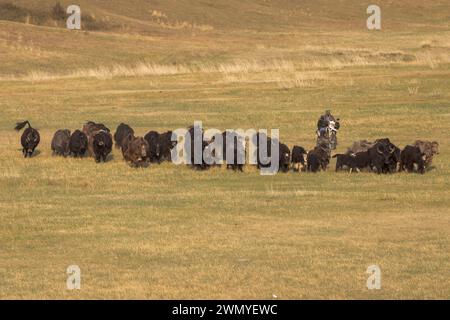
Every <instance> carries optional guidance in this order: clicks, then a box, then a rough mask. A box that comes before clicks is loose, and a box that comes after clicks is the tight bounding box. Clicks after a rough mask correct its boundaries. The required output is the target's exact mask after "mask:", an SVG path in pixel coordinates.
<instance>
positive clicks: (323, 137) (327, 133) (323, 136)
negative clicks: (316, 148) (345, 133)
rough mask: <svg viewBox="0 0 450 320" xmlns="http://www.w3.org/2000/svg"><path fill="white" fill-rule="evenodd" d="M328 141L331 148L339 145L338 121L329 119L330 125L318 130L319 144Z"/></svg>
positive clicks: (333, 148)
mask: <svg viewBox="0 0 450 320" xmlns="http://www.w3.org/2000/svg"><path fill="white" fill-rule="evenodd" d="M324 143H327V144H328V145H329V148H330V150H335V149H336V147H337V129H336V122H335V121H332V120H331V121H329V122H328V126H327V127H325V128H324V129H322V130H317V145H323V144H324Z"/></svg>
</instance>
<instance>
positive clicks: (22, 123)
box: [14, 120, 31, 131]
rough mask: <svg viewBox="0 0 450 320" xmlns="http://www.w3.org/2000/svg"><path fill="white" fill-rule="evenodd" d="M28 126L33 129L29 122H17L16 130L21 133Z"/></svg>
mask: <svg viewBox="0 0 450 320" xmlns="http://www.w3.org/2000/svg"><path fill="white" fill-rule="evenodd" d="M26 125H28V128H31V124H30V122H29V121H28V120H26V121H24V122H17V123H16V126H15V128H14V129H15V130H17V131H20V130H22V129H23V127H25V126H26Z"/></svg>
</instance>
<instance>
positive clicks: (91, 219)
mask: <svg viewBox="0 0 450 320" xmlns="http://www.w3.org/2000/svg"><path fill="white" fill-rule="evenodd" d="M13 2H14V4H15V5H17V6H21V7H24V8H28V9H29V10H38V9H40V8H41V7H42V6H45V5H48V8H51V6H52V5H53V4H54V1H41V2H40V3H41V6H40V7H37V5H36V3H37V2H35V1H29V0H21V1H13ZM62 3H63V4H65V2H64V1H62ZM79 3H80V5H81V7H82V10H83V12H89V13H90V14H92V15H94V16H95V18H96V19H106V18H105V17H109V18H108V19H112V20H110V21H113V22H114V24H115V26H117V25H119V26H120V27H117V28H116V27H114V28H111V29H107V30H102V31H88V32H87V31H85V30H83V31H78V32H77V31H75V32H74V31H68V30H65V29H63V28H57V27H53V26H50V25H39V26H36V25H32V24H25V23H21V22H14V21H0V110H1V111H0V114H1V117H0V145H2V146H3V148H2V150H1V151H0V185H1V186H2V187H1V189H0V216H1V221H2V223H1V224H0V242H1V243H2V244H3V245H2V247H3V248H4V250H0V297H1V298H74V299H77V298H195V299H197V298H262V299H271V298H272V296H273V295H274V294H275V295H277V296H278V297H279V298H280V299H295V298H297V299H298V298H338V299H343V298H357V299H361V298H367V299H374V298H388V299H391V298H445V299H448V298H449V297H450V287H449V285H448V279H449V278H450V271H449V269H448V265H449V263H450V258H449V256H448V251H449V249H450V236H449V234H450V232H449V231H450V230H449V226H450V215H449V213H450V210H449V205H450V203H449V200H448V199H449V198H450V197H449V196H450V192H449V190H450V185H449V181H450V179H449V178H450V165H449V160H450V153H449V151H448V144H449V138H448V119H449V115H450V112H449V110H450V102H449V101H450V89H449V88H450V68H449V67H450V57H449V55H448V49H449V48H450V28H449V17H450V16H449V14H448V12H449V10H448V4H447V3H446V1H434V2H432V3H430V4H424V3H422V2H419V1H408V2H407V1H396V2H391V1H380V2H379V3H380V6H381V7H382V9H383V12H382V16H383V30H382V31H380V32H369V31H367V30H366V29H365V19H366V14H365V8H366V7H367V5H368V4H365V3H361V2H360V1H353V0H351V1H341V2H340V3H339V5H335V4H334V3H332V2H330V1H302V2H301V4H299V3H300V2H298V4H293V1H231V2H230V1H228V2H226V3H220V4H219V3H217V2H216V1H196V2H193V1H172V0H169V1H167V0H165V1H151V2H148V1H106V0H105V1H84V0H80V1H79ZM84 8H86V9H84ZM147 13H148V15H147ZM113 17H114V18H113ZM158 18H159V20H158ZM184 22H186V23H184ZM327 108H331V109H332V110H333V113H334V114H336V115H338V116H339V117H340V118H341V119H342V129H341V130H340V132H339V137H338V138H339V146H338V150H337V151H338V152H341V151H344V150H345V149H346V147H347V146H348V145H350V144H351V142H352V141H354V140H357V139H376V138H380V137H390V138H391V140H393V142H394V143H396V144H397V145H399V146H400V147H403V146H404V145H406V144H408V143H412V142H413V141H414V140H415V139H418V138H421V139H430V140H437V141H439V142H440V144H441V154H440V155H438V156H437V157H436V159H435V161H434V165H435V168H434V169H433V170H431V171H429V172H427V173H426V174H425V175H416V174H405V173H401V174H395V175H382V176H377V175H375V174H370V173H361V174H347V173H334V172H333V165H334V162H333V163H332V165H331V167H330V170H329V171H327V172H322V173H319V174H306V173H300V174H299V173H293V172H290V173H287V174H278V175H276V176H273V177H266V176H260V175H259V173H258V172H257V170H256V169H255V168H253V167H251V166H246V167H245V172H244V173H242V174H239V173H233V172H230V171H227V170H225V168H214V169H211V170H209V171H206V172H197V171H194V170H191V169H189V168H187V167H184V166H175V165H174V164H170V163H164V164H162V165H160V166H158V165H155V166H151V167H150V168H147V169H138V170H136V169H132V168H130V167H128V166H127V165H126V164H125V163H124V162H123V161H122V159H121V155H120V152H119V151H118V150H114V159H113V160H112V161H110V162H108V163H106V164H101V165H98V164H95V162H94V161H93V159H90V158H85V159H82V160H80V159H71V158H68V159H61V158H56V157H52V155H51V152H50V141H51V138H52V135H53V133H54V131H55V130H57V129H60V128H70V129H72V130H74V129H76V128H80V127H81V126H82V124H83V123H84V122H85V121H86V120H94V121H101V122H104V123H105V124H107V125H108V126H109V127H111V128H115V127H116V126H117V125H118V124H119V123H120V122H122V121H123V122H127V123H129V124H130V125H131V126H133V127H134V128H135V129H136V131H137V133H138V134H141V135H143V134H144V133H145V132H147V131H149V130H161V131H162V130H167V129H175V128H182V127H187V126H189V125H192V124H193V121H195V120H201V121H203V124H204V126H205V127H206V128H218V129H222V130H224V129H227V128H244V129H247V128H269V129H270V128H279V129H280V134H281V140H282V141H283V142H285V143H287V144H288V145H289V146H290V147H292V145H294V144H298V145H303V146H304V147H306V148H308V149H309V148H312V147H313V146H314V131H315V125H316V122H317V118H318V117H319V115H320V114H321V113H323V111H324V110H325V109H327ZM24 119H28V120H30V121H31V123H32V124H33V126H35V127H37V128H39V129H40V132H41V136H42V142H41V144H40V146H39V148H38V154H37V156H36V157H33V158H31V159H23V158H22V157H21V152H20V144H19V139H20V134H18V133H17V132H15V131H13V130H12V128H13V126H14V124H15V122H16V121H19V120H24ZM71 264H77V265H79V266H80V268H81V272H82V289H81V290H80V291H76V292H73V291H68V290H66V287H65V286H66V273H65V272H66V268H67V267H68V266H69V265H71ZM371 264H378V265H380V267H381V270H382V289H381V290H379V291H378V290H372V291H369V290H367V288H366V280H367V277H368V275H367V274H366V273H365V272H366V269H367V267H368V266H369V265H371Z"/></svg>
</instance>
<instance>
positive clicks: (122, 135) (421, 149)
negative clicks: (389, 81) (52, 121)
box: [15, 121, 439, 173]
mask: <svg viewBox="0 0 450 320" xmlns="http://www.w3.org/2000/svg"><path fill="white" fill-rule="evenodd" d="M26 125H28V127H27V128H26V129H25V130H24V132H23V134H22V137H21V143H22V147H23V150H22V151H23V155H24V157H31V156H32V154H33V153H34V150H35V148H36V147H37V146H38V144H39V142H40V135H39V132H38V130H36V129H35V128H32V127H31V125H30V123H29V121H24V122H20V123H17V125H16V127H15V129H16V130H17V131H20V130H21V129H23V128H24V127H25V126H26ZM188 134H190V135H191V137H193V135H194V129H193V127H191V128H190V129H189V130H188ZM260 135H261V133H258V134H257V139H256V141H257V142H256V143H257V147H258V146H259V143H260V141H267V143H268V146H269V148H268V151H269V153H268V156H269V157H270V144H271V141H270V138H269V137H265V139H264V140H261V139H260ZM171 137H172V131H167V132H165V133H158V132H156V131H150V132H148V133H147V134H146V135H145V136H144V137H136V136H135V133H134V130H133V129H132V128H131V127H130V126H128V125H127V124H124V123H121V124H120V125H119V126H118V127H117V129H116V132H115V134H114V136H112V135H111V133H110V129H109V128H107V127H106V126H105V125H104V124H101V123H95V122H92V121H88V122H87V123H86V124H84V126H83V128H82V130H75V131H74V132H73V133H71V132H70V130H68V129H61V130H58V131H56V133H55V134H54V136H53V139H52V143H51V149H52V151H53V153H54V154H56V155H61V156H68V155H72V156H74V157H83V156H85V155H86V154H88V155H89V156H93V157H94V158H95V160H96V162H101V161H103V162H105V161H107V157H108V155H109V154H110V153H111V151H112V148H113V139H114V142H115V145H116V147H117V148H120V149H121V151H122V155H123V158H124V160H126V161H127V162H128V163H130V165H132V166H136V167H140V166H146V165H148V164H149V163H161V162H162V161H171V150H172V148H174V147H175V145H176V144H177V143H176V142H174V141H172V140H171ZM229 138H230V136H229V135H226V133H225V132H224V133H223V139H224V140H223V141H224V149H223V151H224V152H223V159H224V160H225V159H227V157H226V152H227V151H228V152H230V149H229V148H227V147H226V146H227V145H228V144H229V143H230V141H228V142H227V141H226V139H229ZM231 138H233V136H231ZM233 140H234V138H233ZM209 143H210V142H207V141H203V144H202V150H205V148H207V147H208V144H209ZM231 143H232V145H233V146H234V147H232V149H231V150H232V151H233V152H234V154H233V155H231V157H233V159H234V162H233V163H231V164H227V168H231V169H233V170H239V171H242V170H243V164H240V162H239V161H237V158H238V157H239V156H242V154H239V153H242V151H240V148H238V147H237V142H236V141H231ZM277 143H278V147H279V160H278V161H279V163H278V166H277V167H278V168H279V169H278V170H280V171H283V172H286V171H288V170H289V169H290V168H292V169H293V170H294V171H309V172H318V171H320V170H326V169H327V167H328V165H329V163H330V159H331V158H332V156H331V149H330V147H329V144H328V143H327V142H326V141H324V142H320V143H318V144H317V146H316V147H315V148H314V149H313V150H310V151H309V152H307V151H306V150H305V149H304V148H303V147H300V146H294V147H293V148H292V151H291V150H290V149H289V147H288V146H287V145H285V144H283V143H281V142H277ZM244 153H245V151H244ZM438 153H439V143H438V142H436V141H433V142H431V141H422V140H417V141H415V143H414V144H412V145H407V146H406V147H405V148H404V149H403V150H401V149H400V148H398V147H397V146H396V145H394V144H393V143H392V142H391V141H390V140H389V139H388V138H384V139H378V140H375V141H374V142H369V141H366V140H361V141H356V142H354V143H353V145H352V146H351V147H350V148H348V150H347V152H346V153H345V154H335V155H334V156H333V158H336V171H339V170H344V169H345V170H349V171H350V172H359V171H362V170H366V171H374V172H376V173H394V172H397V171H405V170H406V171H408V172H419V173H425V171H426V169H427V168H429V167H430V166H431V164H432V160H433V156H434V155H436V154H438ZM258 155H259V153H258ZM305 156H306V159H305ZM192 157H194V156H193V154H192ZM244 157H245V155H244ZM257 165H258V167H263V166H267V163H264V164H262V163H261V162H260V159H259V157H258V160H257ZM192 166H194V167H195V168H198V169H206V168H208V167H210V165H208V164H207V163H206V162H205V161H201V162H200V163H199V164H195V162H194V161H192Z"/></svg>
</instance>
